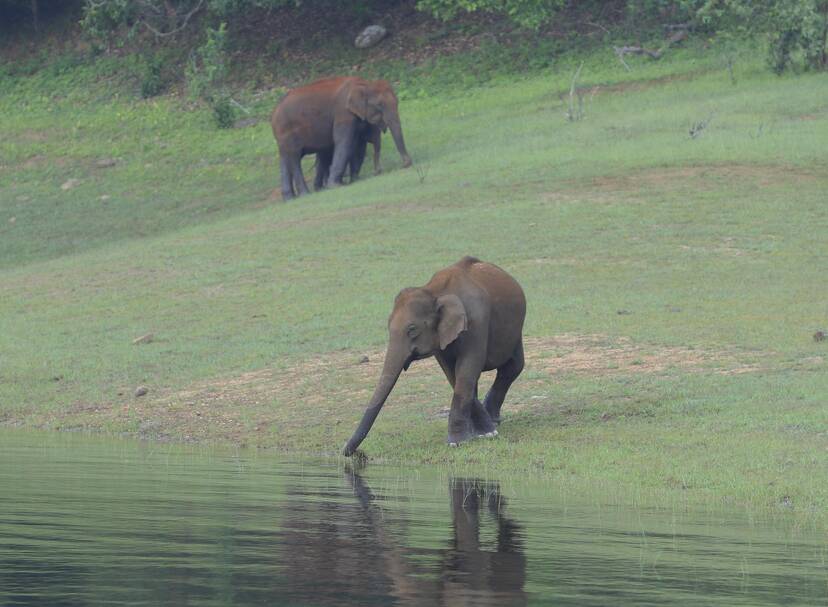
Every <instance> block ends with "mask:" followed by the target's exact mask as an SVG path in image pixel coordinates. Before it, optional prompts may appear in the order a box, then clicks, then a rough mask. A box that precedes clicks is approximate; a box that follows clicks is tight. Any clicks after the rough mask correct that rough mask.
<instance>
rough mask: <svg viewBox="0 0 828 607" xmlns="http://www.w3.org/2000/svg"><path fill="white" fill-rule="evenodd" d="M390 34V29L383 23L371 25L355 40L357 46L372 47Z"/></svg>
mask: <svg viewBox="0 0 828 607" xmlns="http://www.w3.org/2000/svg"><path fill="white" fill-rule="evenodd" d="M387 35H388V30H387V29H385V28H384V27H382V26H381V25H369V26H368V27H366V28H365V29H364V30H362V31H361V32H360V33H359V35H358V36H357V37H356V40H354V46H355V47H357V48H371V47H372V46H374V45H376V44H377V43H378V42H379V41H380V40H382V39H383V38H385V37H386V36H387Z"/></svg>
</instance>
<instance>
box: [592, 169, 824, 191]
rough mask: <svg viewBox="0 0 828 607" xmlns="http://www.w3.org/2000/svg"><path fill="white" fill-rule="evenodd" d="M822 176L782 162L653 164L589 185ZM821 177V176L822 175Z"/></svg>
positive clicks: (613, 187)
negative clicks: (695, 164)
mask: <svg viewBox="0 0 828 607" xmlns="http://www.w3.org/2000/svg"><path fill="white" fill-rule="evenodd" d="M820 177H821V176H820V175H818V174H816V173H815V172H813V171H807V170H804V169H801V168H798V167H792V166H786V165H782V164H714V165H701V166H687V167H672V168H656V169H647V170H645V171H638V172H635V173H630V174H629V175H613V176H608V177H597V178H595V179H593V180H591V181H590V182H588V185H589V187H590V188H593V189H596V190H601V191H606V190H610V191H617V190H627V191H629V190H640V189H644V188H652V189H667V188H675V186H676V184H680V183H682V182H692V183H693V186H694V188H695V187H697V186H702V187H703V186H704V182H709V187H711V188H713V187H719V185H720V184H719V183H716V181H718V180H721V179H731V180H734V181H753V182H755V183H756V184H757V185H760V186H763V187H765V186H770V185H778V184H786V183H800V182H801V181H803V180H805V181H811V182H812V181H816V180H817V179H819V178H820ZM822 177H824V176H822Z"/></svg>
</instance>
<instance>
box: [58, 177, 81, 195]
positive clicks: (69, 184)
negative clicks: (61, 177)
mask: <svg viewBox="0 0 828 607" xmlns="http://www.w3.org/2000/svg"><path fill="white" fill-rule="evenodd" d="M79 185H80V179H75V178H74V177H72V179H67V180H66V181H64V182H63V185H61V186H60V189H61V190H63V191H64V192H66V191H68V190H71V189H72V188H74V187H77V186H79Z"/></svg>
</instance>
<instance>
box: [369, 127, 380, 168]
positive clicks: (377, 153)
mask: <svg viewBox="0 0 828 607" xmlns="http://www.w3.org/2000/svg"><path fill="white" fill-rule="evenodd" d="M371 143H372V144H373V145H374V175H379V174H380V173H382V167H381V166H380V148H381V147H382V131H380V130H379V129H376V134H375V135H374V137H373V139H372V140H371Z"/></svg>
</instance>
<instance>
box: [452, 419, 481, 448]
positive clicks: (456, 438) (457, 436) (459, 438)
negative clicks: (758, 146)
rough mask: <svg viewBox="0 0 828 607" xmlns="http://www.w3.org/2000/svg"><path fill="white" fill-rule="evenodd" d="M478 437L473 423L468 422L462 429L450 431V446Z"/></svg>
mask: <svg viewBox="0 0 828 607" xmlns="http://www.w3.org/2000/svg"><path fill="white" fill-rule="evenodd" d="M475 437H476V433H475V432H474V429H473V428H472V425H471V424H466V427H465V428H463V429H462V430H460V431H457V432H452V431H449V434H448V440H447V441H446V442H447V443H448V446H449V447H457V446H458V445H459V444H460V443H465V442H466V441H470V440H472V439H474V438H475Z"/></svg>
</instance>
